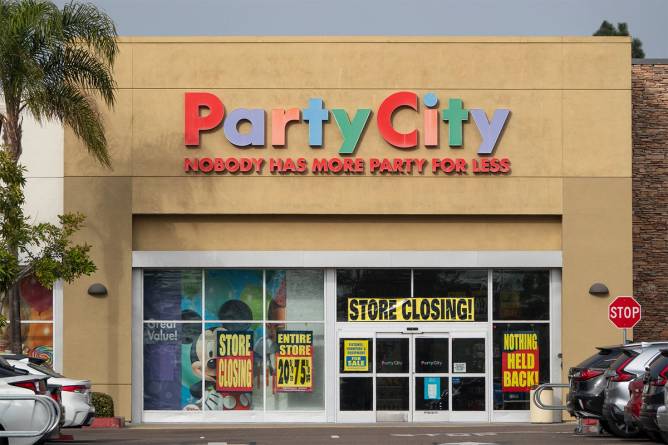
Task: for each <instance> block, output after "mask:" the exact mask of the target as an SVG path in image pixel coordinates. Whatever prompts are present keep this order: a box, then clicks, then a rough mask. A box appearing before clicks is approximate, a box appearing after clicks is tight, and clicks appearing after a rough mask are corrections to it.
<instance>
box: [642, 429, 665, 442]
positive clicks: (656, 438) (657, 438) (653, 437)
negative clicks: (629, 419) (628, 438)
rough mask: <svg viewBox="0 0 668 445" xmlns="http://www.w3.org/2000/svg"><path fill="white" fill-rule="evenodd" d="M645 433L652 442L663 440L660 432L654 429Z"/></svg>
mask: <svg viewBox="0 0 668 445" xmlns="http://www.w3.org/2000/svg"><path fill="white" fill-rule="evenodd" d="M645 434H647V437H649V438H650V440H653V441H654V442H658V443H662V442H663V437H661V434H659V433H657V432H656V431H645Z"/></svg>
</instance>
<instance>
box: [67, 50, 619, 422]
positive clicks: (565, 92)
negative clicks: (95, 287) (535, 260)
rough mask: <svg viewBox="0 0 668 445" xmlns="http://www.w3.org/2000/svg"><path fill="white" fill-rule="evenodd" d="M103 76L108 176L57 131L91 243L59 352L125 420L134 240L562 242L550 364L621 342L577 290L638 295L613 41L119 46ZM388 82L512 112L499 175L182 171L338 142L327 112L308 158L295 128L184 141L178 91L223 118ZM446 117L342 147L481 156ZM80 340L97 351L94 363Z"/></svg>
mask: <svg viewBox="0 0 668 445" xmlns="http://www.w3.org/2000/svg"><path fill="white" fill-rule="evenodd" d="M116 73H117V75H116V76H117V81H118V86H119V90H118V96H117V98H118V101H117V104H116V107H115V109H114V111H113V112H110V111H103V115H104V117H105V121H106V124H107V130H108V137H109V141H110V150H111V153H112V156H113V159H114V169H113V170H111V171H108V170H105V169H103V168H101V167H99V166H97V165H95V163H94V161H92V160H91V159H90V158H89V157H88V156H87V154H86V152H85V150H84V149H83V148H82V147H81V144H80V143H79V142H78V141H76V140H75V138H74V137H73V135H72V134H71V132H69V131H67V132H66V135H65V153H66V155H65V210H66V211H75V210H76V211H83V212H85V213H86V214H87V215H88V217H89V225H88V227H87V229H86V230H85V231H83V232H82V233H81V234H80V237H81V239H85V240H86V241H88V242H89V243H91V244H92V245H93V246H94V247H93V256H94V258H95V260H96V261H97V264H98V266H99V271H98V272H97V273H96V274H95V275H94V276H93V277H91V278H90V279H83V280H80V281H78V282H76V283H75V284H73V285H68V286H66V287H65V303H64V304H65V310H64V314H65V315H64V317H65V326H66V328H65V337H64V364H65V372H66V373H67V372H68V370H73V369H77V370H80V369H85V370H86V371H87V373H86V374H87V375H89V376H90V377H91V378H92V379H93V380H94V381H95V382H96V383H97V384H98V385H102V386H99V388H103V389H105V390H108V391H110V392H111V393H112V394H114V395H115V396H116V397H117V399H116V401H117V405H118V409H119V413H120V414H122V415H125V416H127V417H129V414H130V404H129V399H130V384H131V379H130V362H131V338H130V324H131V323H130V321H131V251H132V249H133V248H134V249H151V250H179V249H188V250H193V249H233V250H243V249H249V250H270V249H278V250H280V249H287V250H290V249H315V248H318V246H320V248H323V249H347V250H348V249H360V250H392V249H416V250H429V249H430V248H431V249H439V250H440V249H443V250H449V249H452V250H459V249H461V250H554V249H562V250H563V255H564V270H563V289H562V292H563V306H562V327H563V329H562V345H563V347H562V352H563V355H564V361H563V369H564V372H566V371H567V369H568V367H569V366H572V365H573V364H574V363H576V362H577V361H578V360H580V359H582V358H583V357H584V356H586V355H587V354H589V351H590V350H591V349H592V347H593V346H595V345H599V344H603V343H614V342H617V341H619V338H620V335H618V333H617V332H615V331H614V330H613V329H612V328H611V327H610V326H609V324H608V322H607V319H606V313H605V308H606V307H607V304H608V302H609V301H608V300H607V299H598V298H595V297H592V296H590V295H589V294H588V293H587V290H588V288H589V286H590V285H591V284H592V283H593V282H596V281H602V282H604V283H606V284H607V285H608V287H609V288H610V291H611V295H620V294H630V293H631V291H632V282H631V199H630V192H631V182H630V175H631V108H630V106H631V100H630V86H631V79H630V43H629V40H628V39H627V38H588V37H582V38H567V37H563V38H562V37H538V38H513V37H503V38H497V37H484V38H473V37H465V38H451V37H447V38H445V37H444V38H421V37H410V38H404V37H351V38H346V37H336V38H310V37H303V38H209V37H206V38H205V37H202V38H187V37H183V38H182V37H179V38H127V39H123V40H122V41H121V56H120V58H119V60H118V63H117V67H116ZM398 90H410V91H415V92H417V93H418V94H420V95H422V94H424V93H426V92H434V93H436V95H437V96H438V97H439V99H440V105H441V107H442V108H443V107H444V106H445V104H447V99H448V98H452V97H459V98H461V99H463V101H464V106H465V107H467V108H484V109H485V110H486V111H487V112H488V114H491V111H492V110H493V109H495V108H502V107H506V108H510V109H511V113H512V114H511V117H510V120H509V122H508V124H507V128H506V130H505V132H504V134H503V136H502V138H501V140H500V142H499V144H498V147H497V149H496V152H495V155H496V156H498V157H509V158H511V160H512V169H513V171H512V174H511V175H509V176H498V177H496V176H494V177H491V176H474V175H468V176H465V177H438V176H437V177H434V176H431V175H422V176H420V175H414V176H400V177H378V176H371V175H368V176H359V177H343V176H326V177H314V176H311V175H306V176H299V177H294V176H278V175H277V176H274V175H270V174H267V173H265V174H263V175H256V176H250V177H230V176H223V175H221V176H215V175H214V176H199V177H196V178H193V177H190V176H188V175H187V174H185V173H183V172H182V162H183V158H184V157H186V156H200V157H201V156H207V155H209V156H220V157H226V156H255V157H299V156H304V157H306V158H312V157H314V156H317V157H333V156H337V155H338V154H337V150H338V147H339V145H340V137H339V134H338V130H337V129H336V124H335V123H334V121H333V118H330V122H329V124H327V127H326V129H325V132H324V134H325V144H324V148H322V149H318V150H314V149H311V148H309V147H308V145H307V139H306V138H307V128H306V125H304V124H300V125H293V126H291V127H289V132H288V138H287V140H288V146H287V148H284V149H275V148H273V147H271V145H268V146H267V147H264V148H250V149H238V148H235V147H233V146H231V145H230V144H229V143H228V142H227V141H226V139H225V138H224V136H223V132H222V129H219V130H217V131H213V132H209V133H207V134H206V135H204V136H203V139H202V144H201V147H200V148H190V149H189V148H185V147H184V145H183V94H184V92H186V91H209V92H213V93H215V94H218V95H219V96H220V97H221V99H222V100H223V102H224V103H225V106H226V109H227V110H228V111H230V110H232V109H234V108H237V107H248V108H264V109H265V110H270V109H271V108H274V107H281V108H289V107H299V108H304V107H306V105H307V100H308V98H309V97H322V98H323V99H324V101H325V106H326V107H328V108H345V109H347V111H348V112H349V113H352V112H354V111H355V109H357V108H363V107H369V108H371V109H372V110H373V111H374V112H375V111H376V110H377V107H378V105H379V103H380V101H382V99H383V98H385V97H386V96H387V95H388V94H390V93H392V92H395V91H398ZM269 116H270V114H269V113H268V115H267V122H268V123H267V131H266V134H267V138H269V135H270V134H271V121H270V119H269ZM419 118H420V115H416V114H415V113H413V112H410V111H408V112H404V111H401V112H399V113H398V114H397V116H396V126H397V127H398V128H399V129H408V128H411V127H412V126H415V125H418V126H420V121H419ZM440 128H441V133H440V140H441V146H440V148H436V149H427V148H424V147H422V146H421V147H419V148H417V149H415V150H407V151H402V150H397V149H394V148H392V147H390V146H389V145H388V144H387V143H385V142H384V141H383V140H382V139H381V137H380V135H379V133H378V131H377V128H376V126H375V120H374V115H373V114H372V117H371V120H370V122H369V125H368V128H367V131H366V133H365V135H364V137H363V139H362V142H361V144H360V146H359V147H358V149H357V153H356V155H357V156H360V157H364V158H369V157H408V156H410V157H423V158H428V159H430V158H432V157H465V158H468V159H470V158H473V157H475V150H476V148H477V146H478V143H479V140H478V139H477V138H478V136H477V134H476V132H475V128H474V126H473V124H472V123H470V124H467V125H465V131H464V142H465V144H464V147H463V148H460V149H450V148H448V147H447V143H446V141H447V132H446V126H445V125H443V124H441V125H440ZM161 215H164V216H161ZM216 215H218V216H216ZM331 215H336V216H331ZM221 233H222V234H224V235H228V236H223V235H221ZM292 233H299V234H300V237H299V239H296V240H295V239H294V237H292V238H291V237H290V234H292ZM276 234H279V235H283V236H281V237H280V238H278V237H276ZM365 234H366V236H365ZM444 234H446V235H445V236H446V237H444ZM448 236H449V238H447V237H448ZM434 237H435V239H434ZM430 238H431V239H432V240H431V241H429V239H430ZM204 240H206V242H205V241H204ZM350 240H352V241H353V242H352V243H350V242H349V241H350ZM92 282H102V283H105V285H107V287H108V288H109V296H108V297H107V298H105V299H93V298H91V297H89V296H88V295H86V292H85V291H86V288H87V286H88V285H89V284H90V283H92ZM82 351H96V360H94V361H91V360H90V359H89V358H90V354H88V353H84V352H82Z"/></svg>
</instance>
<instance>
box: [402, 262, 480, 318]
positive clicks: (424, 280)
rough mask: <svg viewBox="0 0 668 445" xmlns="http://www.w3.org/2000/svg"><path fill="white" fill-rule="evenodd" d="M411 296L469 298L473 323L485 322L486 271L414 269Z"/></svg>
mask: <svg viewBox="0 0 668 445" xmlns="http://www.w3.org/2000/svg"><path fill="white" fill-rule="evenodd" d="M413 296H414V297H416V298H417V297H421V298H433V297H450V298H452V297H470V298H473V299H474V305H475V316H474V320H475V321H487V269H485V270H475V269H415V270H414V271H413Z"/></svg>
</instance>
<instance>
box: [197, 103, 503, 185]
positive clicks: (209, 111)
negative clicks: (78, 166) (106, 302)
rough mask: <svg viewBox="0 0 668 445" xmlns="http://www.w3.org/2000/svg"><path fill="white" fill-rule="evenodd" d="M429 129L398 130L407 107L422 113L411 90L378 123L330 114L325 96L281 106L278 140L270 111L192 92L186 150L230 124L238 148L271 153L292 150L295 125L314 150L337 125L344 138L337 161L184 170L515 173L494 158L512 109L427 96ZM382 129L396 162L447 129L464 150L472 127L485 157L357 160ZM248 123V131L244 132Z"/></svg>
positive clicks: (226, 161) (251, 161)
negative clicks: (302, 127) (368, 134)
mask: <svg viewBox="0 0 668 445" xmlns="http://www.w3.org/2000/svg"><path fill="white" fill-rule="evenodd" d="M421 102H422V104H423V110H422V112H421V125H418V126H419V127H421V128H414V129H412V130H410V131H407V132H400V131H398V130H397V129H395V127H394V126H393V121H392V117H393V115H394V114H395V112H397V111H399V110H400V109H409V110H412V111H413V112H415V113H418V114H420V107H419V103H420V98H419V96H418V95H417V94H416V93H414V92H410V91H399V92H395V93H392V94H390V95H389V96H387V97H386V98H385V99H384V100H383V101H382V102H381V103H380V105H379V106H378V108H377V111H376V112H375V119H372V118H371V116H372V114H373V113H372V110H371V108H360V109H357V110H356V111H355V113H354V114H353V115H349V114H348V112H347V111H346V110H344V109H341V108H333V109H328V108H326V107H325V104H324V101H323V99H322V98H311V99H309V101H308V104H307V106H306V107H305V108H303V109H299V108H289V109H283V108H275V109H273V110H271V112H270V115H271V134H270V135H267V134H266V130H265V128H266V125H265V121H266V114H267V113H266V111H265V110H264V109H260V108H237V109H235V110H231V111H229V112H226V110H225V106H224V104H223V101H222V100H221V98H220V97H218V96H216V95H215V94H212V93H207V92H186V93H185V97H184V144H185V146H186V147H188V148H196V147H198V146H199V145H200V141H201V134H202V133H203V132H209V131H212V130H215V129H217V128H218V127H219V126H221V125H222V130H223V133H224V135H225V138H226V139H227V140H228V141H229V142H230V143H231V144H232V145H234V146H236V147H238V148H240V149H243V148H251V147H266V146H267V144H268V142H269V143H270V144H271V145H272V146H273V147H275V148H286V132H287V128H288V125H289V124H306V125H307V126H308V145H309V146H310V147H311V148H314V149H317V148H322V147H323V128H324V126H325V125H326V124H327V123H329V122H330V121H331V120H333V121H334V122H335V123H336V127H337V128H338V130H339V132H340V135H341V141H342V142H341V146H340V147H338V155H340V156H341V157H335V158H331V159H327V158H322V159H317V158H316V159H312V160H311V162H310V163H309V162H308V161H307V160H306V159H305V158H284V157H281V158H276V159H272V158H269V159H266V158H264V157H259V158H257V157H228V158H205V157H202V158H198V157H187V158H185V159H184V171H186V172H202V173H211V172H214V173H230V174H235V173H236V174H238V173H241V174H244V173H246V174H247V173H261V172H262V169H263V168H265V167H266V168H268V169H269V171H270V173H281V174H290V173H307V172H309V171H310V172H312V173H314V174H318V173H320V174H327V173H334V174H338V173H346V174H365V173H367V172H368V173H371V174H385V173H395V174H396V173H399V174H413V173H417V174H423V173H428V172H429V171H431V173H433V174H450V173H454V174H467V173H468V172H469V171H470V172H472V173H477V174H479V173H492V174H507V173H509V172H510V160H509V159H508V158H496V157H493V153H494V151H495V148H496V147H497V145H498V143H499V140H500V138H501V135H502V132H503V130H504V128H505V127H506V124H507V122H508V118H509V116H510V110H508V109H506V108H497V109H495V110H494V111H493V113H492V114H491V116H488V114H487V112H486V111H485V110H483V109H480V108H471V109H467V108H465V107H464V103H463V101H462V99H460V98H448V99H447V105H446V106H444V107H442V108H441V107H439V99H438V97H436V95H435V94H433V93H427V94H425V95H424V96H423V97H422V101H421ZM373 120H375V125H376V126H377V128H378V132H379V133H380V136H381V137H382V138H383V140H384V141H385V142H386V143H387V145H388V148H394V149H395V150H398V152H397V151H395V156H396V155H397V154H398V153H400V152H401V150H409V149H414V148H416V147H418V143H419V141H421V143H422V145H423V146H424V147H427V148H436V147H438V146H439V137H438V136H439V127H440V125H446V126H447V135H448V136H447V145H448V146H449V147H461V146H462V145H463V143H464V140H463V139H464V138H463V128H464V125H467V124H470V123H471V122H472V123H473V125H474V126H475V128H476V130H477V131H478V134H479V135H480V144H479V146H478V147H477V155H478V157H477V158H475V159H472V160H470V162H468V161H469V160H465V159H461V158H455V159H452V158H432V159H431V160H430V159H422V158H417V157H411V158H397V157H394V158H370V159H364V158H360V157H356V156H358V155H359V153H358V147H359V146H360V141H361V139H362V138H363V136H364V131H365V129H366V128H367V127H368V126H369V125H370V121H373ZM242 123H247V124H248V125H247V126H245V127H246V128H248V129H247V130H246V131H242V130H241V129H240V125H241V124H242Z"/></svg>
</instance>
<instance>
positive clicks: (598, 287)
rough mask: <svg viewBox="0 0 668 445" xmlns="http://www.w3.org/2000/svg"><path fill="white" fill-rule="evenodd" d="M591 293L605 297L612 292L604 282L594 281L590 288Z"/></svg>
mask: <svg viewBox="0 0 668 445" xmlns="http://www.w3.org/2000/svg"><path fill="white" fill-rule="evenodd" d="M589 293H590V294H592V295H594V296H596V297H605V296H607V295H609V294H610V290H608V286H606V285H605V284H603V283H594V284H592V285H591V287H590V288H589Z"/></svg>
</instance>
